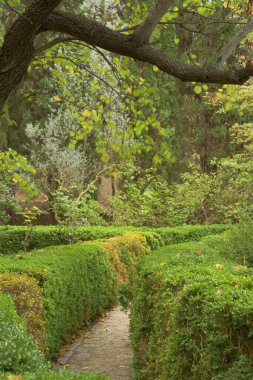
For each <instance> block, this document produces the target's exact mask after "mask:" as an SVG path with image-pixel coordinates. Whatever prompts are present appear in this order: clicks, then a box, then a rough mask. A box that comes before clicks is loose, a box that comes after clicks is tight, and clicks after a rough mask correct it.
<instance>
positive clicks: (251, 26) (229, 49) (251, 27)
mask: <svg viewBox="0 0 253 380" xmlns="http://www.w3.org/2000/svg"><path fill="white" fill-rule="evenodd" d="M252 31H253V20H252V21H250V22H248V23H247V24H246V25H245V26H244V27H243V29H242V30H241V31H240V32H239V33H238V34H237V35H236V36H235V37H234V38H233V39H232V40H231V41H230V42H229V44H228V45H227V46H225V48H224V49H223V50H222V52H221V54H220V56H219V57H218V60H217V67H218V68H221V67H222V66H223V65H224V64H225V63H226V62H227V60H228V59H229V57H230V56H231V55H232V54H233V52H234V50H235V49H236V48H237V46H238V45H239V44H240V42H241V41H242V40H243V39H244V38H246V37H247V35H248V34H249V33H250V32H252Z"/></svg>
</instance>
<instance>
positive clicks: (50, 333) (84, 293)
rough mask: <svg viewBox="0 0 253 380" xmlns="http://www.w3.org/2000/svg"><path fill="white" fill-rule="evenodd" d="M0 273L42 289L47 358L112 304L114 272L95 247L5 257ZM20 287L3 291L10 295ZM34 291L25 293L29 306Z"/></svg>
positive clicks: (42, 250)
mask: <svg viewBox="0 0 253 380" xmlns="http://www.w3.org/2000/svg"><path fill="white" fill-rule="evenodd" d="M0 272H2V273H7V272H12V273H13V272H15V273H19V274H25V275H28V276H30V277H32V278H34V279H35V280H36V281H37V283H38V284H39V286H40V287H41V289H42V290H43V305H44V313H45V320H44V322H45V337H44V345H45V347H46V351H47V355H48V356H49V357H54V355H55V354H56V353H57V351H58V350H59V348H61V347H62V345H63V343H64V342H65V341H66V339H67V338H68V337H69V335H70V334H72V333H73V332H75V331H76V330H77V329H78V328H79V327H80V326H81V325H83V323H85V322H88V321H90V320H91V319H93V318H95V317H96V316H97V315H99V314H101V313H103V312H104V310H105V308H107V307H108V306H110V305H111V304H112V303H113V302H115V296H116V294H115V277H116V276H115V272H114V270H113V268H112V266H111V264H110V261H109V258H108V255H106V254H105V253H104V252H103V251H102V250H101V249H99V248H98V247H95V246H82V245H73V246H58V247H50V248H44V249H41V250H37V251H32V252H30V253H29V254H27V255H23V256H21V255H18V256H15V257H13V256H5V257H2V258H1V260H0ZM5 276H7V275H5ZM25 282H26V280H25ZM19 286H20V285H17V287H13V288H12V289H11V288H9V290H8V289H6V290H7V291H9V293H11V294H12V295H13V293H15V292H16V290H17V288H18V287H19ZM34 291H35V287H33V288H32V291H31V292H30V291H28V292H26V293H25V294H24V296H25V298H27V300H28V303H29V301H30V300H32V298H33V295H34ZM14 300H15V294H14ZM17 305H18V306H19V301H17ZM31 309H33V305H32V303H31ZM37 310H39V309H37ZM33 316H34V323H35V324H36V321H38V319H40V318H41V314H40V312H39V313H38V314H36V312H35V313H34V314H33ZM33 316H32V315H31V319H33ZM38 333H40V324H38Z"/></svg>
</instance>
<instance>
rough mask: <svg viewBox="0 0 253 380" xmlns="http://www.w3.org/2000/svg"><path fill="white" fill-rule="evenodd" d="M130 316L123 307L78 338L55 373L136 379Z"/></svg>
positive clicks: (118, 379) (116, 379)
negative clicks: (92, 373) (94, 374)
mask: <svg viewBox="0 0 253 380" xmlns="http://www.w3.org/2000/svg"><path fill="white" fill-rule="evenodd" d="M131 365H132V350H131V347H130V339H129V318H128V314H127V313H125V312H123V311H121V310H120V308H119V307H117V308H115V309H114V310H112V311H111V312H109V313H108V314H107V315H106V316H105V317H104V318H103V319H102V320H100V321H99V322H97V323H96V324H95V325H94V326H93V327H92V329H91V330H90V331H88V332H86V334H85V336H84V337H82V338H78V339H77V340H76V341H75V342H74V343H72V344H71V345H70V346H69V347H68V349H67V350H66V351H65V352H64V353H63V354H62V355H61V357H60V358H59V360H58V362H57V364H56V366H55V369H56V370H58V369H60V368H63V367H65V368H67V369H68V370H70V371H72V372H80V371H85V370H87V371H92V372H97V373H106V374H108V375H109V376H110V378H111V380H131V379H132V368H131Z"/></svg>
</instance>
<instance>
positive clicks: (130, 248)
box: [94, 233, 150, 285]
mask: <svg viewBox="0 0 253 380" xmlns="http://www.w3.org/2000/svg"><path fill="white" fill-rule="evenodd" d="M94 244H96V245H98V246H99V247H101V248H102V249H104V250H105V251H106V252H107V254H108V256H109V258H110V261H111V263H112V265H113V267H114V268H115V270H116V272H117V282H118V284H119V285H120V284H129V283H132V281H133V276H134V274H135V271H136V266H137V263H138V261H139V260H140V259H141V258H142V257H144V256H145V255H147V254H148V253H149V252H150V248H149V246H148V244H147V240H146V238H145V237H144V236H141V235H136V234H132V233H128V234H124V235H122V236H117V237H114V238H111V239H107V240H103V241H99V242H94Z"/></svg>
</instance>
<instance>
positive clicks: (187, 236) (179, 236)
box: [155, 224, 229, 245]
mask: <svg viewBox="0 0 253 380" xmlns="http://www.w3.org/2000/svg"><path fill="white" fill-rule="evenodd" d="M228 228H229V226H228V225H224V224H211V225H203V226H183V227H174V228H168V227H163V228H157V229H156V230H155V232H156V233H157V234H158V235H160V236H161V238H162V241H163V245H171V244H178V243H185V242H188V241H198V240H200V239H201V238H202V237H204V236H207V235H216V234H221V233H222V232H224V231H226V230H227V229H228Z"/></svg>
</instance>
